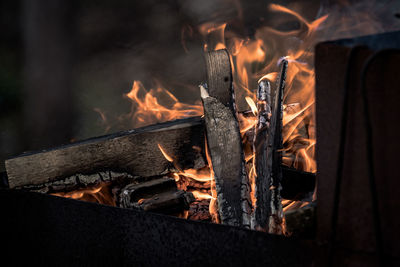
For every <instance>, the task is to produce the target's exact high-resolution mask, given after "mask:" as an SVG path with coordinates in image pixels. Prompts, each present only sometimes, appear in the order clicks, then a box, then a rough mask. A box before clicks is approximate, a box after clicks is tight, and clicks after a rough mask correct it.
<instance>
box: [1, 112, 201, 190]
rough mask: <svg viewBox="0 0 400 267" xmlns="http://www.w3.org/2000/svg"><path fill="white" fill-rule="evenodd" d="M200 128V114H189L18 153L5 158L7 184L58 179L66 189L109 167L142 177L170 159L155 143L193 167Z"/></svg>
mask: <svg viewBox="0 0 400 267" xmlns="http://www.w3.org/2000/svg"><path fill="white" fill-rule="evenodd" d="M203 129H204V128H203V125H202V120H201V118H199V117H193V118H188V119H183V120H177V121H172V122H166V123H162V124H156V125H151V126H147V127H143V128H139V129H135V130H130V131H126V132H120V133H116V134H112V135H108V136H103V137H98V138H93V139H89V140H86V141H82V142H77V143H73V144H70V145H66V146H62V147H59V148H55V149H50V150H47V151H42V152H36V153H27V154H23V155H21V156H18V157H15V158H11V159H8V160H6V162H5V165H6V170H7V175H8V181H9V186H10V188H22V187H25V186H29V187H31V188H32V187H35V186H37V187H41V188H43V187H46V186H48V185H51V184H54V182H55V181H60V180H64V182H59V183H61V184H64V185H65V186H66V188H68V187H70V186H74V185H76V184H79V183H80V182H82V183H90V182H91V181H95V180H96V181H97V180H102V179H104V178H106V177H109V175H110V174H109V171H115V172H120V173H124V172H126V173H129V174H130V175H131V176H141V177H149V176H154V175H160V174H161V173H162V172H163V171H165V169H166V168H167V167H168V165H169V161H167V160H166V159H165V158H164V156H163V155H162V153H161V152H160V150H159V148H158V146H157V144H158V143H161V144H162V145H163V147H165V148H166V149H167V150H168V151H171V152H173V153H174V154H175V155H178V158H177V164H179V165H182V167H183V166H187V167H193V165H194V164H195V162H196V160H197V159H198V158H202V156H201V154H200V153H198V152H196V151H195V150H193V149H192V146H198V147H201V146H202V145H203V144H204V134H203ZM143 162H151V163H152V167H151V168H149V167H148V166H146V164H143ZM77 174H82V175H79V179H76V178H75V177H76V175H77ZM92 174H94V175H92ZM110 179H112V178H110ZM66 180H67V181H66Z"/></svg>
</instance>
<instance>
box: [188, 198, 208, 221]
mask: <svg viewBox="0 0 400 267" xmlns="http://www.w3.org/2000/svg"><path fill="white" fill-rule="evenodd" d="M209 205H210V200H209V199H203V200H200V201H194V202H192V203H191V204H190V209H189V212H188V216H187V218H188V219H189V220H196V221H211V214H210V212H209Z"/></svg>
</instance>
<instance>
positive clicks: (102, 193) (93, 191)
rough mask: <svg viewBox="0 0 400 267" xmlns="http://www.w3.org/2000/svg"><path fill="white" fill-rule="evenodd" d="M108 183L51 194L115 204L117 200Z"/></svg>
mask: <svg viewBox="0 0 400 267" xmlns="http://www.w3.org/2000/svg"><path fill="white" fill-rule="evenodd" d="M108 185H109V184H108V183H100V184H98V185H95V186H91V187H88V188H83V189H78V190H74V191H71V192H57V193H51V195H53V196H59V197H65V198H72V199H77V200H82V201H88V202H95V203H100V204H105V205H110V206H115V200H114V198H113V196H112V193H111V192H110V189H109V187H108Z"/></svg>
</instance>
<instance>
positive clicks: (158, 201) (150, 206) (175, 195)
mask: <svg viewBox="0 0 400 267" xmlns="http://www.w3.org/2000/svg"><path fill="white" fill-rule="evenodd" d="M193 201H195V198H194V196H193V194H192V193H190V192H185V191H183V190H179V191H172V192H164V193H161V194H156V195H154V196H152V197H150V198H146V199H141V200H139V201H138V202H137V203H134V205H133V206H132V207H135V208H138V209H142V210H144V211H153V212H159V213H164V214H176V213H179V212H181V211H182V210H188V209H189V207H190V203H192V202H193Z"/></svg>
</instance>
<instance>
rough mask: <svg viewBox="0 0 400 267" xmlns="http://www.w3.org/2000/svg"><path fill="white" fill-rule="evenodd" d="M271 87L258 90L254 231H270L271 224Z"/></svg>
mask: <svg viewBox="0 0 400 267" xmlns="http://www.w3.org/2000/svg"><path fill="white" fill-rule="evenodd" d="M270 96H271V87H270V84H269V82H267V81H261V82H260V84H259V86H258V90H257V119H258V122H257V125H256V127H255V133H254V142H253V151H254V154H255V156H254V159H253V160H254V166H255V170H256V179H255V183H256V185H255V198H256V205H255V208H254V212H253V214H252V226H251V228H252V229H264V230H266V229H268V224H269V215H270V214H269V212H270V209H269V207H268V206H269V205H270V199H268V198H267V197H268V196H269V192H268V191H269V190H270V189H269V188H270V171H271V169H269V168H268V167H269V166H268V162H270V163H271V162H272V158H268V155H267V150H268V148H267V146H268V136H269V134H270V133H269V130H270V118H271V106H270V105H271V97H270Z"/></svg>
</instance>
